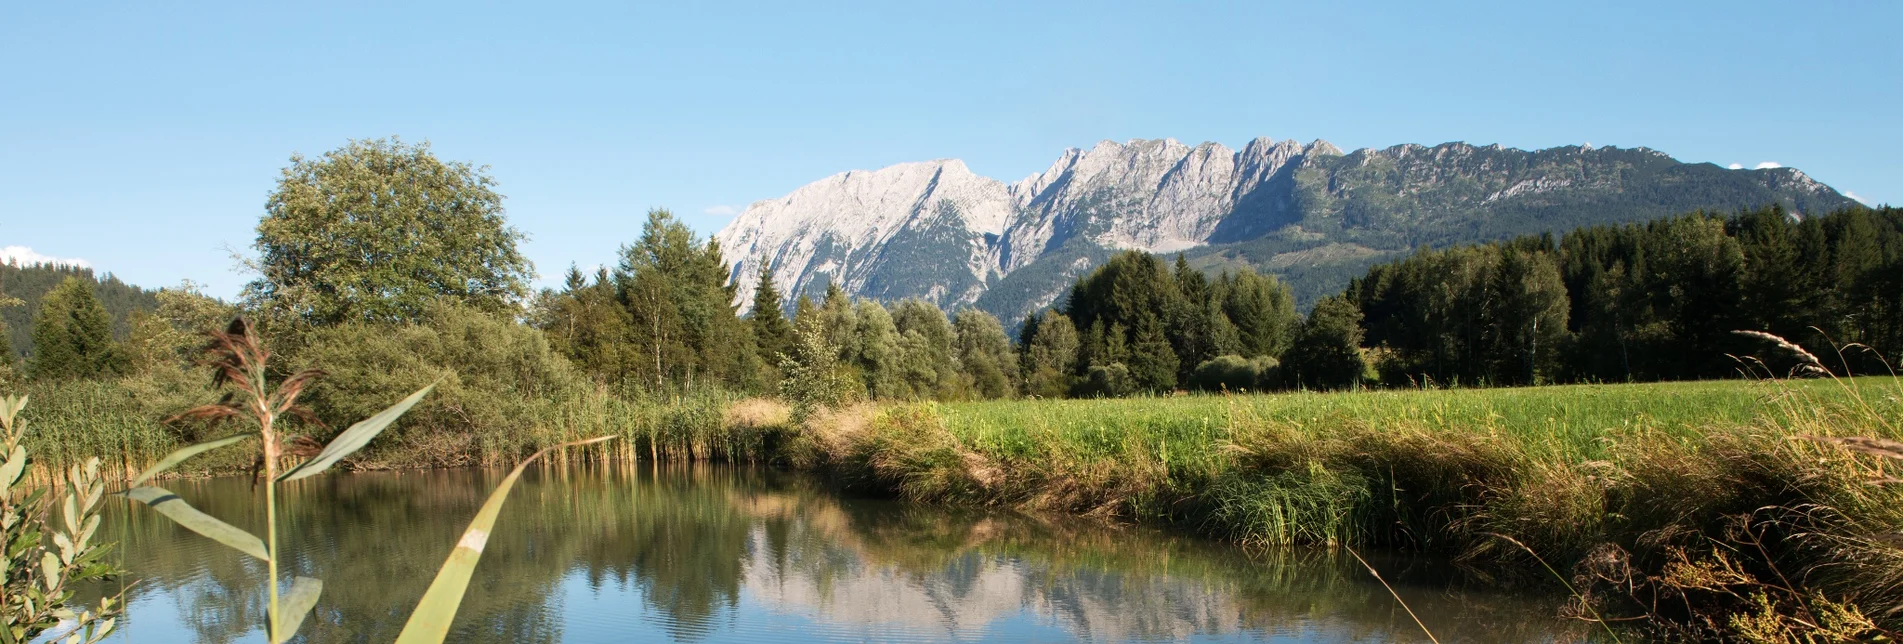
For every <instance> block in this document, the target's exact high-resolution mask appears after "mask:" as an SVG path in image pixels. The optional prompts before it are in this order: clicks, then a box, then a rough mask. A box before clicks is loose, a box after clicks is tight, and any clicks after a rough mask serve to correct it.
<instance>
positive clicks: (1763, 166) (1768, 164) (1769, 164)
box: [1752, 161, 1784, 170]
mask: <svg viewBox="0 0 1903 644" xmlns="http://www.w3.org/2000/svg"><path fill="white" fill-rule="evenodd" d="M1782 167H1784V164H1782V163H1778V162H1776V161H1764V162H1760V163H1758V165H1757V167H1755V168H1752V169H1753V170H1769V169H1771V168H1782Z"/></svg>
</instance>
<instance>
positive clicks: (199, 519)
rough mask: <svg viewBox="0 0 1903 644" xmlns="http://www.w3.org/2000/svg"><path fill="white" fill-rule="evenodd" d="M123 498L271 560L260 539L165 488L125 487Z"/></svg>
mask: <svg viewBox="0 0 1903 644" xmlns="http://www.w3.org/2000/svg"><path fill="white" fill-rule="evenodd" d="M126 498H129V499H132V500H134V501H138V502H140V503H144V504H146V505H147V506H151V508H152V509H154V510H158V511H159V514H163V515H165V518H168V519H171V520H172V521H174V522H176V523H178V524H179V525H182V526H185V529H187V530H191V531H192V532H196V533H198V534H201V535H204V536H206V537H209V538H210V539H211V540H213V541H217V542H218V543H222V544H225V545H227V546H230V547H231V548H232V549H234V550H237V551H238V552H242V553H245V554H247V555H251V556H253V557H257V558H258V559H261V560H264V561H270V560H271V553H270V552H269V551H266V550H265V549H264V540H263V539H259V538H258V537H257V536H256V535H253V534H251V533H249V532H245V531H244V530H240V529H238V527H237V526H234V525H231V524H229V523H225V522H223V521H219V520H218V519H216V518H214V517H212V516H211V515H209V514H205V513H203V512H199V511H198V508H194V507H192V506H191V504H190V503H186V502H185V500H184V499H181V498H178V495H176V494H173V493H171V491H169V490H166V489H165V488H159V487H152V486H149V485H148V486H146V487H138V488H132V489H130V490H126Z"/></svg>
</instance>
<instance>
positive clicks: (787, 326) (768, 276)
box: [747, 265, 890, 363]
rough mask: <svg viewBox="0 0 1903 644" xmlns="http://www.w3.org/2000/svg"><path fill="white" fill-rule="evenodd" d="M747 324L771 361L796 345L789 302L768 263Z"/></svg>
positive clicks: (761, 351) (755, 342) (756, 344)
mask: <svg viewBox="0 0 1903 644" xmlns="http://www.w3.org/2000/svg"><path fill="white" fill-rule="evenodd" d="M887 321H890V318H887ZM747 326H748V327H749V328H750V329H751V330H752V331H753V345H754V351H756V352H758V353H759V355H760V357H761V358H763V359H765V360H767V361H768V362H772V363H778V362H779V358H778V357H779V356H780V355H781V354H784V353H786V352H788V351H791V350H792V349H793V325H792V323H790V322H788V321H787V320H786V302H785V301H784V300H782V299H781V297H780V289H779V287H777V286H774V284H773V271H772V269H771V268H769V267H767V266H765V265H762V266H761V267H760V282H759V285H758V286H756V287H754V289H753V314H752V315H751V316H749V317H748V318H747Z"/></svg>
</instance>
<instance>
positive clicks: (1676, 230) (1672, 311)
mask: <svg viewBox="0 0 1903 644" xmlns="http://www.w3.org/2000/svg"><path fill="white" fill-rule="evenodd" d="M1899 267H1903V212H1900V211H1897V210H1894V209H1881V210H1868V209H1863V208H1853V209H1849V210H1844V211H1840V212H1836V213H1831V214H1829V215H1825V216H1821V217H1807V218H1802V219H1794V218H1792V217H1791V216H1790V215H1789V214H1788V213H1786V212H1785V211H1784V210H1783V209H1781V208H1778V207H1775V206H1774V207H1769V208H1763V209H1759V210H1755V211H1747V212H1741V213H1738V214H1737V215H1735V216H1732V217H1729V218H1723V217H1719V216H1716V215H1711V214H1707V213H1694V214H1691V215H1686V216H1682V217H1675V218H1669V219H1661V220H1657V221H1653V222H1650V223H1646V224H1643V225H1627V226H1619V227H1597V228H1585V229H1580V230H1576V231H1573V232H1571V233H1568V234H1566V235H1565V236H1563V237H1562V238H1560V240H1559V241H1558V242H1557V243H1555V242H1554V241H1553V240H1552V239H1551V238H1550V237H1547V236H1537V237H1523V238H1519V239H1514V240H1509V241H1506V242H1500V243H1494V244H1486V245H1480V246H1467V247H1460V248H1452V249H1447V250H1423V251H1421V252H1418V253H1415V254H1414V255H1411V256H1408V257H1406V258H1403V259H1401V260H1397V261H1395V262H1391V263H1388V264H1383V265H1379V266H1376V267H1374V268H1372V269H1370V270H1369V271H1368V274H1367V275H1366V276H1364V277H1362V278H1359V279H1357V280H1355V281H1354V282H1353V283H1352V284H1351V285H1350V288H1349V289H1348V292H1347V293H1346V295H1345V296H1346V297H1349V298H1352V299H1353V300H1355V301H1356V303H1357V304H1358V306H1359V308H1360V309H1361V311H1362V313H1363V314H1364V315H1365V318H1366V328H1367V337H1366V339H1365V341H1364V345H1365V346H1367V347H1369V348H1370V349H1373V350H1374V351H1375V353H1377V354H1379V355H1381V356H1382V359H1381V360H1380V364H1378V365H1377V367H1378V368H1379V371H1380V374H1381V378H1382V380H1383V381H1385V382H1386V383H1387V384H1389V385H1394V386H1413V385H1430V384H1483V385H1484V384H1494V385H1520V384H1535V383H1542V382H1551V381H1575V382H1577V381H1630V380H1641V381H1643V380H1678V379H1693V378H1721V377H1727V376H1732V375H1736V374H1737V373H1738V371H1739V369H1740V368H1741V367H1745V368H1748V369H1753V370H1755V369H1758V366H1757V365H1759V364H1762V365H1763V368H1764V369H1767V370H1768V371H1769V373H1773V374H1777V375H1783V374H1787V373H1789V372H1790V368H1791V367H1793V366H1794V365H1795V363H1794V362H1793V361H1792V360H1793V358H1792V357H1790V356H1785V355H1777V354H1769V353H1767V352H1766V351H1764V350H1765V349H1767V348H1768V347H1767V346H1763V345H1760V344H1757V343H1756V341H1755V340H1751V339H1749V338H1745V337H1742V336H1739V335H1736V334H1734V333H1732V331H1736V330H1741V329H1742V330H1769V331H1770V332H1771V333H1774V334H1777V335H1780V336H1782V337H1786V338H1792V339H1794V340H1795V341H1796V342H1798V343H1799V344H1800V345H1802V346H1804V347H1806V348H1808V349H1809V350H1810V351H1812V352H1813V353H1815V354H1817V355H1826V356H1839V355H1840V354H1839V352H1837V351H1836V347H1837V346H1838V345H1836V344H1833V342H1855V343H1857V346H1856V347H1853V348H1852V349H1851V350H1850V351H1846V352H1843V353H1842V354H1841V357H1837V358H1833V359H1832V360H1831V361H1830V362H1829V363H1828V364H1826V365H1825V366H1827V367H1829V368H1830V369H1832V370H1835V371H1836V372H1837V373H1840V374H1842V373H1883V372H1887V369H1888V367H1887V365H1885V364H1884V363H1883V362H1882V361H1881V360H1880V359H1879V358H1878V357H1877V356H1879V355H1897V354H1898V352H1899V351H1900V350H1903V325H1899V324H1898V323H1897V322H1896V316H1895V315H1894V314H1896V313H1903V303H1900V302H1899V301H1900V300H1903V298H1900V297H1899V296H1897V295H1896V293H1897V292H1898V291H1896V290H1894V289H1893V288H1891V287H1892V286H1894V285H1898V284H1903V281H1900V280H1899V278H1898V277H1896V270H1895V269H1897V268H1899ZM1754 354H1764V355H1763V357H1762V358H1756V357H1753V358H1749V360H1759V361H1760V362H1747V363H1744V364H1741V363H1740V362H1739V361H1738V359H1734V358H1733V357H1732V356H1752V355H1754Z"/></svg>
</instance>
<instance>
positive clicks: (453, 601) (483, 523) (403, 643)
mask: <svg viewBox="0 0 1903 644" xmlns="http://www.w3.org/2000/svg"><path fill="white" fill-rule="evenodd" d="M614 438H615V437H613V436H601V437H597V438H590V439H588V440H579V441H573V442H569V443H562V444H560V445H556V446H554V447H550V448H547V449H544V450H542V451H539V452H536V453H535V454H534V455H533V456H530V457H529V458H528V459H527V460H524V461H522V463H521V464H520V465H517V466H515V470H514V471H511V472H509V476H508V477H506V478H504V479H502V483H501V484H499V485H497V486H496V489H495V491H493V492H490V493H489V500H487V501H483V503H482V509H480V510H477V511H476V518H475V519H473V520H471V521H470V522H469V528H468V529H466V530H464V531H463V536H462V538H461V539H459V540H457V541H456V549H454V550H451V551H449V559H447V560H445V561H444V562H443V567H442V569H440V570H437V571H436V580H435V581H432V582H430V585H429V590H427V591H424V592H423V599H422V600H421V601H418V602H417V603H416V611H415V612H412V613H410V620H409V621H408V622H405V623H404V624H403V632H402V633H399V634H398V635H397V636H396V644H441V643H442V641H443V638H444V637H447V636H448V635H449V623H450V622H451V621H452V620H454V619H456V609H457V608H459V607H461V606H462V602H463V593H464V592H465V591H467V590H468V589H469V577H470V576H471V575H473V574H475V572H476V562H477V561H479V560H481V559H482V548H483V546H486V545H488V543H489V531H490V530H491V529H492V528H494V527H495V525H496V515H498V514H500V513H501V512H502V503H503V502H504V501H507V500H508V498H509V488H512V487H514V486H515V481H516V479H518V478H521V476H522V471H523V470H525V469H528V467H529V464H530V463H533V462H535V459H537V458H541V456H542V455H543V454H547V453H549V452H550V451H553V450H558V449H566V448H569V447H576V446H580V445H588V444H591V443H599V442H602V441H608V440H614Z"/></svg>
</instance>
